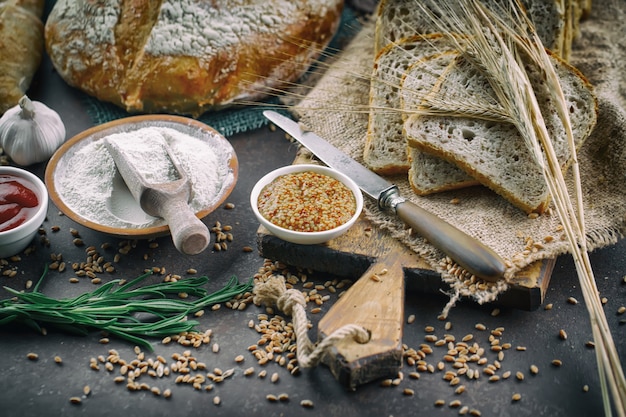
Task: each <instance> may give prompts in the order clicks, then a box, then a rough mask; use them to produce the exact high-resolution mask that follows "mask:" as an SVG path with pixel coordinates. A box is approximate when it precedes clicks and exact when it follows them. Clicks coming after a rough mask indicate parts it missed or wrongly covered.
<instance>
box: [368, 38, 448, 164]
mask: <svg viewBox="0 0 626 417" xmlns="http://www.w3.org/2000/svg"><path fill="white" fill-rule="evenodd" d="M446 51H447V52H448V53H449V54H446ZM450 51H451V49H450V47H449V46H448V44H447V43H446V42H444V38H443V36H441V35H437V34H434V35H424V36H411V37H409V38H403V39H400V40H398V41H397V42H395V43H392V44H389V45H387V46H386V47H385V48H383V50H382V51H380V53H379V54H378V55H377V56H376V58H375V61H374V69H373V72H372V77H371V81H370V102H369V120H368V126H367V136H366V139H365V147H364V151H363V162H364V163H365V164H366V165H367V166H368V167H369V168H370V169H371V170H373V171H375V172H377V173H379V174H387V175H391V174H405V173H406V172H407V171H408V170H409V162H408V158H407V149H406V147H407V145H406V139H405V138H404V135H403V132H402V123H403V117H402V113H401V102H400V96H399V92H400V85H401V83H402V79H403V77H404V74H405V72H406V70H407V68H408V67H409V66H411V65H416V63H419V62H423V61H428V59H426V58H428V57H430V56H433V55H438V56H439V58H438V59H436V60H435V61H432V64H431V65H430V68H425V69H424V71H423V72H422V73H420V75H419V77H420V81H422V86H423V87H419V88H420V89H421V90H420V91H423V92H428V91H430V89H431V88H432V86H433V85H434V83H435V81H436V80H437V79H438V78H439V75H440V74H441V73H442V72H443V70H444V69H445V67H446V66H447V65H448V63H449V62H451V60H452V57H453V56H454V55H455V54H453V53H450ZM428 62H430V61H428ZM434 62H436V63H437V65H435V64H434ZM427 79H428V80H427ZM416 84H418V83H416ZM414 88H415V89H416V97H417V96H418V95H419V94H418V92H417V89H418V87H417V86H416V87H414Z"/></svg>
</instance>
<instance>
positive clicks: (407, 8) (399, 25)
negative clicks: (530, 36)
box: [374, 0, 585, 59]
mask: <svg viewBox="0 0 626 417" xmlns="http://www.w3.org/2000/svg"><path fill="white" fill-rule="evenodd" d="M440 1H441V0H419V3H420V4H421V5H423V6H424V7H426V8H428V9H430V10H437V6H436V5H437V4H438V3H439V2H440ZM485 3H486V4H487V5H488V6H494V8H493V10H496V9H495V5H501V4H502V3H505V2H501V1H498V0H489V1H487V2H485ZM562 3H563V1H562V0H522V4H523V5H524V6H525V7H526V11H527V15H528V16H529V17H530V19H531V20H532V21H533V23H534V25H535V27H536V28H537V34H538V35H539V37H540V39H541V41H542V43H543V44H544V46H545V47H547V48H548V49H551V50H552V51H553V52H555V53H557V54H558V55H560V56H562V57H564V58H565V59H568V58H569V53H570V51H571V42H572V37H571V36H569V37H566V31H567V30H568V28H569V27H576V25H577V23H578V20H579V19H580V18H581V16H582V14H580V13H575V12H574V11H573V10H572V11H570V13H566V11H565V10H564V5H563V4H562ZM568 3H570V2H569V1H568ZM574 3H576V5H578V4H579V3H581V6H580V7H578V6H577V7H576V10H584V9H585V7H584V6H582V3H585V0H574ZM433 5H435V6H433ZM568 19H569V20H568ZM440 31H441V29H440V28H437V27H435V26H434V25H433V24H432V22H431V19H430V18H429V17H428V16H426V15H425V14H424V13H423V11H422V9H421V7H420V5H419V4H417V3H416V0H381V1H380V3H379V5H378V10H377V20H376V30H375V39H374V42H375V51H379V50H381V49H382V48H384V47H385V45H387V44H389V43H391V42H395V41H396V40H398V39H401V38H404V37H407V36H412V35H415V34H426V33H433V32H440Z"/></svg>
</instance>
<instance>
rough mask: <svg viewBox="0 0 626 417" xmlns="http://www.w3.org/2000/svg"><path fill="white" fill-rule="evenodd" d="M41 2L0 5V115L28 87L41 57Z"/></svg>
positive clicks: (28, 0)
mask: <svg viewBox="0 0 626 417" xmlns="http://www.w3.org/2000/svg"><path fill="white" fill-rule="evenodd" d="M43 7H44V0H14V1H4V2H0V39H1V41H0V114H3V113H4V112H5V111H7V110H8V109H10V108H11V107H14V106H16V105H17V103H18V101H19V99H20V98H21V97H22V96H23V95H24V94H25V93H26V91H27V90H28V88H29V87H30V83H31V81H32V79H33V76H34V75H35V73H36V72H37V69H38V68H39V65H40V64H41V58H42V54H43V39H44V37H43V23H42V21H41V15H42V13H43Z"/></svg>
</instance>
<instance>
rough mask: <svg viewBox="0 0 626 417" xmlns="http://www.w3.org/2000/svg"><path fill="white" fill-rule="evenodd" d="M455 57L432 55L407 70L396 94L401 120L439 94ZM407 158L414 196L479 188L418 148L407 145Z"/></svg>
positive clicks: (469, 178) (456, 54)
mask: <svg viewBox="0 0 626 417" xmlns="http://www.w3.org/2000/svg"><path fill="white" fill-rule="evenodd" d="M458 55H459V54H458V52H456V51H450V52H447V53H443V54H439V55H434V56H431V57H427V58H425V59H423V60H422V61H418V62H416V63H414V64H413V65H411V66H410V67H409V68H408V69H407V71H406V73H405V75H404V77H403V79H402V85H401V89H400V93H399V95H400V103H401V104H400V107H401V108H402V111H403V117H404V118H408V117H409V116H410V115H411V114H412V112H414V111H415V110H416V109H418V108H419V107H420V105H421V103H422V100H423V99H424V97H425V96H426V95H431V94H439V90H440V87H441V81H440V80H441V79H442V78H443V77H444V74H446V73H447V72H450V71H451V67H455V66H456V65H455V61H456V58H457V57H458ZM435 74H440V76H439V77H438V78H437V79H434V77H433V76H434V75H435ZM403 137H404V133H403ZM405 141H406V138H405ZM407 157H408V162H409V170H408V179H409V184H410V186H411V189H412V190H413V192H415V193H416V194H417V195H428V194H432V193H438V192H442V191H450V190H455V189H459V188H464V187H469V186H472V185H477V184H479V182H478V181H477V180H476V179H474V178H473V177H471V176H469V175H468V174H467V173H466V172H465V171H463V170H462V169H460V168H458V167H457V166H455V165H454V164H452V163H450V162H448V161H446V160H445V159H442V158H439V157H437V156H435V155H431V154H429V153H426V152H422V151H421V150H419V149H418V148H415V147H410V146H408V144H407Z"/></svg>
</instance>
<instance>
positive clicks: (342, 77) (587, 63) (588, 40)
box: [293, 0, 626, 304]
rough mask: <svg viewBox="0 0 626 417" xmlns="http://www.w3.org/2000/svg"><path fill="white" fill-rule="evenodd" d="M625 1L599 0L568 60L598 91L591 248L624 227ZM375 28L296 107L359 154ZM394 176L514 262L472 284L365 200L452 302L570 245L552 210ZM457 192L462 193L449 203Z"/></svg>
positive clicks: (477, 295)
mask: <svg viewBox="0 0 626 417" xmlns="http://www.w3.org/2000/svg"><path fill="white" fill-rule="evenodd" d="M625 9H626V2H624V1H623V0H596V1H594V3H593V9H592V14H591V16H590V17H589V18H588V19H587V20H585V21H584V22H583V23H582V24H581V33H580V36H579V37H578V38H577V40H576V41H575V43H574V46H573V52H572V58H571V60H570V62H571V63H572V64H573V65H574V66H576V67H577V68H578V69H579V70H580V71H581V72H582V73H583V74H584V75H585V76H586V77H587V78H588V79H589V80H590V82H591V83H592V84H593V85H594V86H595V89H596V93H597V96H598V101H599V114H598V122H597V125H596V128H595V130H594V131H593V133H592V135H591V136H590V137H589V139H588V140H587V142H586V143H585V145H584V147H583V148H582V149H581V151H580V153H579V162H580V165H581V177H582V178H581V180H582V186H583V193H584V196H583V198H584V204H585V218H586V227H587V232H588V245H589V248H590V250H593V249H597V248H601V247H605V246H608V245H611V244H615V243H616V242H617V241H618V240H619V239H621V238H622V237H623V235H624V231H625V230H626V223H625V214H626V112H625V109H626V36H625V34H626V23H625V22H626V13H625ZM373 35H374V31H373V24H371V23H369V24H365V25H364V27H363V29H362V30H361V31H360V32H359V34H358V35H357V36H356V37H355V39H354V40H353V41H352V42H351V43H350V44H349V45H348V46H347V47H346V49H345V50H344V51H343V52H342V54H341V55H339V56H338V57H337V59H336V61H335V62H334V63H333V64H332V66H330V67H329V68H328V69H327V71H326V73H325V74H324V76H323V77H322V78H321V79H320V80H319V81H318V83H317V84H316V86H315V88H313V89H312V91H311V92H310V93H309V94H308V95H307V96H306V97H305V98H304V99H303V100H302V101H301V102H300V103H298V104H297V105H296V106H295V107H294V109H293V111H294V114H295V115H296V116H298V117H299V118H300V121H301V122H302V123H304V124H305V125H306V126H307V127H309V128H310V129H311V130H313V131H315V132H316V133H318V134H319V135H321V136H322V137H324V138H326V139H328V140H329V141H330V142H332V143H333V144H335V145H336V146H337V147H339V148H341V149H342V150H344V151H345V152H347V153H348V154H350V155H351V156H352V157H353V158H355V159H356V160H358V161H361V162H362V159H363V158H362V152H363V145H364V140H365V136H366V130H367V121H368V112H367V107H368V102H369V77H370V73H371V68H372V62H373V45H374V42H373ZM389 180H390V181H392V182H394V183H395V184H397V185H398V186H399V188H400V190H401V192H402V194H403V195H404V196H405V197H407V198H409V199H411V200H412V201H414V202H415V203H417V204H419V205H420V206H422V207H424V208H425V209H427V210H429V211H431V212H433V213H435V214H437V215H438V216H440V217H441V218H443V219H445V220H446V221H448V222H449V223H451V224H453V225H454V226H456V227H457V228H459V229H461V230H463V231H465V232H466V233H468V234H469V235H471V236H474V237H476V238H478V239H480V240H481V241H482V242H484V243H485V244H487V245H488V246H490V247H491V248H493V249H494V250H495V251H496V252H497V253H498V254H500V255H501V256H502V257H503V258H504V259H505V261H507V262H508V263H509V266H508V269H507V272H506V277H507V280H502V281H500V282H499V283H497V284H488V285H480V286H479V287H480V288H479V287H477V286H476V285H470V282H469V281H468V280H466V279H461V278H459V277H458V275H457V274H451V273H448V272H447V269H446V268H444V267H443V266H442V265H443V262H442V260H443V259H444V255H443V253H442V252H440V251H439V250H437V249H435V248H434V247H432V246H431V245H429V244H428V243H427V242H425V241H424V240H423V239H421V238H420V237H419V236H415V235H414V234H413V235H412V234H411V233H410V230H407V229H406V227H405V226H404V224H402V223H401V222H400V221H398V220H397V219H396V218H394V217H393V216H388V215H385V214H383V213H381V212H380V211H379V210H378V209H377V208H376V205H375V202H373V201H371V200H369V201H367V202H366V207H365V215H366V216H367V218H368V219H370V220H371V221H372V222H373V223H374V224H375V225H376V226H377V227H380V228H382V229H386V230H388V231H389V233H391V234H392V235H393V236H394V237H396V238H397V239H399V240H400V241H402V242H403V243H405V244H406V245H407V246H408V247H410V248H411V249H412V250H414V251H415V252H416V253H418V254H419V255H420V256H422V257H423V258H424V259H425V260H426V261H428V262H429V263H430V264H431V266H432V267H433V269H435V270H436V271H438V272H439V273H441V275H442V279H443V280H444V281H446V282H447V283H449V284H450V286H451V304H453V303H454V301H455V300H456V299H458V297H460V296H469V297H472V298H474V299H475V300H476V301H477V302H479V303H483V302H487V301H493V300H494V299H496V298H497V295H498V294H499V293H501V292H502V291H505V290H506V289H507V287H508V283H507V282H510V281H509V280H510V277H512V276H514V275H515V273H516V272H518V271H519V270H520V269H522V268H524V267H526V266H528V265H529V264H530V263H533V262H534V261H537V260H541V259H546V258H554V257H556V256H558V255H561V254H564V253H567V252H568V251H569V247H568V243H567V242H566V241H565V240H564V238H563V233H562V232H561V231H560V227H559V224H560V222H559V219H558V216H557V214H556V212H555V211H554V210H553V212H552V214H544V215H541V216H539V217H538V218H535V219H532V218H529V216H527V215H526V214H525V213H523V212H522V211H521V210H519V209H517V208H515V207H513V206H512V205H510V204H509V203H508V202H506V201H505V200H504V199H503V198H501V197H499V196H497V195H496V194H494V193H493V192H491V191H489V190H487V189H485V188H483V187H471V188H467V189H465V190H461V191H454V192H446V193H442V194H438V195H432V196H427V197H419V196H416V195H415V194H414V193H413V192H412V191H411V189H410V187H409V184H408V180H407V178H406V176H398V177H391V178H389ZM452 199H458V201H459V203H458V204H451V200H452ZM546 237H548V239H546ZM550 237H553V238H554V239H553V240H550Z"/></svg>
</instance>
